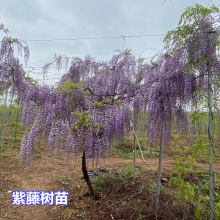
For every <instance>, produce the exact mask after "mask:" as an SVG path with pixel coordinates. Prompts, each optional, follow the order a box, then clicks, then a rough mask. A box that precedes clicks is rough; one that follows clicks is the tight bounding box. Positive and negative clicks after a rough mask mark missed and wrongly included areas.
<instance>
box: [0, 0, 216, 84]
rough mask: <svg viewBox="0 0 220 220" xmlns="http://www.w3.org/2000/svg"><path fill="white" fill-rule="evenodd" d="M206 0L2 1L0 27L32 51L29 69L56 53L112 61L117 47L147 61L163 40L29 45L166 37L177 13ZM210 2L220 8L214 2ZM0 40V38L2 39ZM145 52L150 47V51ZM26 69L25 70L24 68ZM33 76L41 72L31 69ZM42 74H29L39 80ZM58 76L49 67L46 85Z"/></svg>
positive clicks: (147, 39) (46, 61)
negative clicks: (123, 37) (2, 26)
mask: <svg viewBox="0 0 220 220" xmlns="http://www.w3.org/2000/svg"><path fill="white" fill-rule="evenodd" d="M209 2H210V0H197V1H194V0H172V1H171V0H166V1H165V2H164V0H62V1H61V0H59V1H58V0H0V23H2V24H4V26H5V27H6V28H8V29H9V31H10V35H11V36H12V37H16V38H18V39H22V40H26V41H27V44H28V46H29V49H30V60H29V63H28V66H29V67H42V66H43V65H45V64H46V63H48V62H51V61H52V60H53V57H54V54H57V55H64V56H69V57H75V56H79V57H81V58H84V57H85V56H86V55H91V56H93V57H96V58H97V60H106V59H110V58H111V56H112V55H113V54H114V51H115V50H116V49H119V50H122V48H123V44H124V48H125V49H131V51H132V53H133V54H134V55H135V56H136V57H139V55H140V54H141V53H142V52H143V51H144V52H143V53H142V57H145V58H149V57H151V56H153V55H155V54H156V51H155V50H162V49H163V46H164V44H163V40H162V36H151V37H141V38H125V39H126V41H125V42H123V39H122V38H119V39H99V40H77V41H37V42H33V41H28V40H48V39H69V38H71V39H73V38H74V39H75V38H77V39H78V38H93V37H120V36H122V35H123V36H125V35H126V36H130V35H158V34H166V33H167V31H169V30H172V29H174V28H175V27H176V26H177V24H178V21H179V18H180V15H181V13H182V12H183V11H184V10H185V8H187V7H188V6H191V5H194V4H195V3H199V4H202V5H203V6H207V5H208V4H209ZM211 4H215V5H216V6H217V5H219V4H220V1H219V0H218V1H217V0H212V1H211ZM0 37H2V35H0ZM149 48H154V49H155V50H151V49H149ZM25 70H28V69H25ZM32 71H34V72H40V71H41V69H37V68H35V70H32ZM41 75H42V74H31V76H33V77H34V78H35V79H41V78H42V76H41ZM58 77H59V76H58V75H57V71H56V69H52V68H51V69H50V70H49V74H48V80H46V81H45V83H49V84H53V83H54V82H56V81H57V79H54V78H58Z"/></svg>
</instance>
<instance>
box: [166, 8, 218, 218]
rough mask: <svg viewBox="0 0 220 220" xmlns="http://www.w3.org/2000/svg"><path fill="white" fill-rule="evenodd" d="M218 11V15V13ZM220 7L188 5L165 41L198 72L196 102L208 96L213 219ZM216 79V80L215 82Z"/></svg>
mask: <svg viewBox="0 0 220 220" xmlns="http://www.w3.org/2000/svg"><path fill="white" fill-rule="evenodd" d="M216 14H217V16H216ZM219 23H220V20H219V9H218V8H216V7H214V6H211V7H210V8H205V7H203V6H201V5H199V4H196V5H195V7H189V8H187V9H186V11H185V12H184V13H183V14H182V16H181V19H180V22H179V26H178V27H177V28H176V29H175V30H173V31H170V32H169V33H168V34H167V36H166V38H165V42H166V44H167V48H170V49H171V50H173V52H174V54H176V53H178V51H179V50H180V49H182V50H183V51H184V55H185V56H184V57H185V58H186V61H187V62H186V64H187V67H186V71H187V72H189V73H191V72H194V73H195V74H196V80H197V89H196V91H195V92H194V95H195V99H194V102H196V103H197V106H198V107H199V105H201V104H200V103H201V102H200V101H201V100H204V97H207V101H208V111H209V126H208V138H209V157H210V158H209V165H210V168H209V197H210V210H209V214H210V219H214V171H213V145H214V140H213V93H215V94H216V95H219V79H220V74H219V73H220V61H219V57H218V54H217V53H218V51H219V46H220V29H219V28H220V25H219ZM213 80H214V82H215V83H214V82H213Z"/></svg>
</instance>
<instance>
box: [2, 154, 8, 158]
mask: <svg viewBox="0 0 220 220" xmlns="http://www.w3.org/2000/svg"><path fill="white" fill-rule="evenodd" d="M6 157H9V155H8V154H0V158H6Z"/></svg>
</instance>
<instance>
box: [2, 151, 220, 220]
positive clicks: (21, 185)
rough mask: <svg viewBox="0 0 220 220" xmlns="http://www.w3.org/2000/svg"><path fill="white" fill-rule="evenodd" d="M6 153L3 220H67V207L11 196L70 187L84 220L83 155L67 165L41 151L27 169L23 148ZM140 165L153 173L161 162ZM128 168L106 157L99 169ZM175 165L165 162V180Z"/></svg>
mask: <svg viewBox="0 0 220 220" xmlns="http://www.w3.org/2000/svg"><path fill="white" fill-rule="evenodd" d="M4 153H5V154H8V157H5V158H1V157H0V220H10V219H13V220H22V219H24V220H38V219H40V220H44V219H45V220H51V219H65V218H63V217H62V218H61V217H60V216H59V213H61V212H62V211H64V210H65V209H66V207H65V206H59V207H57V206H55V205H54V206H49V205H45V206H41V205H36V206H25V205H20V206H13V205H12V204H11V202H12V198H11V195H12V191H16V190H18V191H21V190H22V191H34V190H36V191H42V190H43V191H45V192H50V191H51V190H53V191H58V190H59V191H62V190H64V189H67V188H68V187H70V186H68V185H71V192H70V195H69V205H68V206H70V207H71V209H72V210H74V213H75V217H73V219H82V217H79V216H78V217H77V215H79V213H81V212H82V211H83V210H84V208H85V206H86V205H88V202H87V203H86V202H85V201H84V198H80V196H78V195H79V194H80V193H82V192H84V191H87V187H86V184H85V183H84V181H83V180H81V175H82V171H81V158H80V156H81V155H79V156H78V157H76V158H75V159H74V160H72V161H71V162H70V163H69V164H67V163H66V162H65V160H64V157H58V156H57V155H53V156H51V157H50V156H49V155H48V153H47V151H46V150H45V149H40V148H38V149H37V153H38V155H40V157H38V158H35V159H34V160H33V162H32V164H31V166H30V167H27V166H23V165H21V164H20V159H19V147H16V148H14V149H10V150H6V151H5V152H4ZM136 161H137V166H138V167H142V168H143V169H151V170H153V171H157V169H158V159H157V158H155V159H153V158H146V163H143V162H142V160H141V159H140V158H137V160H136ZM124 165H131V166H132V165H133V160H132V159H125V158H122V157H118V156H115V155H111V156H106V158H105V159H100V161H99V164H98V168H99V167H105V168H109V169H112V168H113V169H116V170H118V169H120V168H121V167H122V166H124ZM174 165H175V160H174V158H172V157H170V156H166V157H165V158H164V159H163V176H169V175H170V174H171V172H172V170H173V167H174ZM219 165H220V164H218V165H217V167H216V168H217V169H219V168H220V166H219ZM198 167H201V168H204V169H208V164H205V163H201V164H198ZM92 168H93V169H95V167H92V165H91V163H89V164H88V169H92ZM61 177H66V178H67V180H68V181H66V182H64V183H61V181H59V180H60V178H61ZM103 199H104V198H103ZM85 200H90V198H89V197H88V198H85ZM101 200H102V198H101ZM101 200H100V201H101ZM90 203H91V202H90ZM93 208H94V207H93ZM58 210H59V211H58ZM94 210H95V208H94ZM71 214H72V213H71ZM110 214H111V213H109V216H110ZM94 219H95V218H94ZM110 219H111V218H110Z"/></svg>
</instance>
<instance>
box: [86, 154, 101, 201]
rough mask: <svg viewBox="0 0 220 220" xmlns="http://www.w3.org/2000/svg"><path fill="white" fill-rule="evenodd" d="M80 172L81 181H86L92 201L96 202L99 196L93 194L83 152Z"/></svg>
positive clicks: (95, 193)
mask: <svg viewBox="0 0 220 220" xmlns="http://www.w3.org/2000/svg"><path fill="white" fill-rule="evenodd" d="M82 172H83V179H84V180H85V181H86V183H87V186H88V188H89V191H90V194H91V196H92V197H93V199H94V200H98V199H99V198H100V195H99V194H98V193H97V192H95V190H94V188H93V186H92V183H91V181H90V178H89V175H88V171H87V168H86V156H85V150H84V152H83V157H82Z"/></svg>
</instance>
